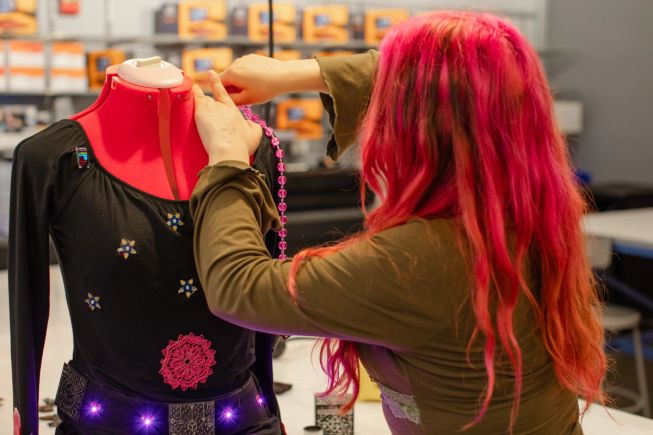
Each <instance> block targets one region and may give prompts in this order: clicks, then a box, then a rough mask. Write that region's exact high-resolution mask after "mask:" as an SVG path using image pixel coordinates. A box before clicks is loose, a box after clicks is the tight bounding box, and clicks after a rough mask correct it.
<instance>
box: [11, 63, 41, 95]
mask: <svg viewBox="0 0 653 435" xmlns="http://www.w3.org/2000/svg"><path fill="white" fill-rule="evenodd" d="M9 89H10V90H12V91H17V92H44V91H45V69H44V68H29V67H9Z"/></svg>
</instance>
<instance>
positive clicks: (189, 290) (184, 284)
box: [177, 278, 197, 298]
mask: <svg viewBox="0 0 653 435" xmlns="http://www.w3.org/2000/svg"><path fill="white" fill-rule="evenodd" d="M179 283H180V284H181V287H180V288H179V291H178V292H177V294H181V293H185V294H186V297H187V298H190V297H191V296H193V293H195V292H196V291H197V287H195V286H194V285H193V279H192V278H191V279H189V280H188V281H184V280H183V279H180V280H179Z"/></svg>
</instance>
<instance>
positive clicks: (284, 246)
mask: <svg viewBox="0 0 653 435" xmlns="http://www.w3.org/2000/svg"><path fill="white" fill-rule="evenodd" d="M287 248H288V243H287V242H286V241H285V240H282V241H280V242H279V249H281V250H282V251H285V250H286V249H287Z"/></svg>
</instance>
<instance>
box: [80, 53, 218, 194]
mask: <svg viewBox="0 0 653 435" xmlns="http://www.w3.org/2000/svg"><path fill="white" fill-rule="evenodd" d="M153 59H155V60H156V61H157V62H159V64H158V65H160V66H159V68H160V69H161V70H163V69H167V70H168V71H167V73H168V74H169V75H174V74H179V75H181V74H182V72H181V71H179V70H178V69H176V68H175V67H173V66H172V65H170V64H166V63H165V62H161V61H160V59H158V58H153ZM127 62H129V61H127ZM161 65H162V66H161ZM135 68H138V69H142V70H143V71H142V72H143V73H145V74H143V75H144V76H145V77H146V78H147V75H148V74H149V73H151V64H150V66H136V67H135ZM120 72H121V71H120V70H119V68H118V66H112V67H110V70H109V71H107V79H106V81H105V84H104V87H103V89H102V92H101V93H100V96H99V98H98V101H97V102H96V103H94V104H93V105H92V106H91V107H90V108H89V109H87V110H85V111H83V112H81V113H79V114H77V115H75V116H73V117H72V119H75V120H77V121H78V122H79V123H80V124H81V125H82V127H83V129H84V131H85V132H86V135H87V136H88V139H89V141H90V143H91V146H92V148H93V151H94V153H95V156H96V159H97V161H98V164H100V165H101V166H102V167H103V168H104V169H105V170H107V171H108V172H109V173H111V174H112V175H113V176H115V177H116V178H118V179H120V180H122V181H123V182H125V183H127V184H129V185H131V186H133V187H136V188H137V189H139V190H142V191H144V192H146V193H148V194H150V195H153V196H156V197H159V198H165V199H181V200H187V199H188V198H190V195H191V192H192V191H193V187H195V183H196V181H197V173H198V172H199V171H200V170H201V169H202V168H203V167H204V166H206V164H207V162H208V156H207V155H206V152H205V151H204V147H203V146H202V142H201V140H200V137H199V135H198V133H197V129H196V127H195V122H194V120H193V113H194V112H193V101H194V100H193V96H192V92H191V87H192V85H193V83H192V80H191V79H190V78H189V77H186V76H182V77H180V78H181V84H179V85H177V86H172V87H168V88H156V87H146V86H142V85H139V84H134V83H131V82H129V81H127V80H126V78H125V76H126V74H125V75H122V76H121V74H120ZM150 80H152V79H150ZM143 82H147V80H143V81H142V83H143ZM155 82H156V80H154V81H153V83H152V84H154V85H155ZM126 138H128V139H126ZM166 168H169V169H171V171H170V172H171V173H170V174H168V173H167V172H166Z"/></svg>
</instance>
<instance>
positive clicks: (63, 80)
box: [50, 42, 88, 92]
mask: <svg viewBox="0 0 653 435" xmlns="http://www.w3.org/2000/svg"><path fill="white" fill-rule="evenodd" d="M51 68H52V69H51V71H50V90H51V91H53V92H84V91H85V90H86V89H87V88H88V80H87V77H86V56H85V54H84V44H82V43H79V42H54V43H53V44H52V60H51Z"/></svg>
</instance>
